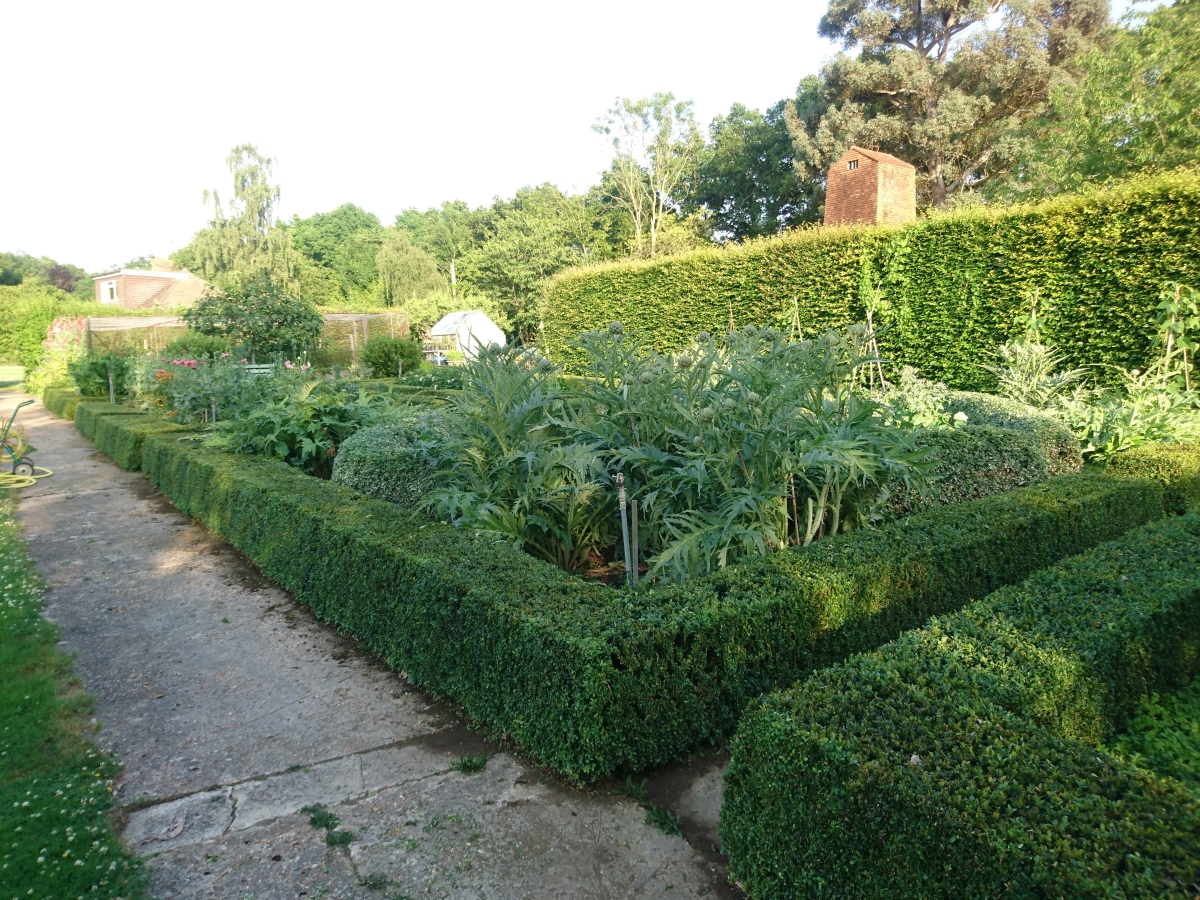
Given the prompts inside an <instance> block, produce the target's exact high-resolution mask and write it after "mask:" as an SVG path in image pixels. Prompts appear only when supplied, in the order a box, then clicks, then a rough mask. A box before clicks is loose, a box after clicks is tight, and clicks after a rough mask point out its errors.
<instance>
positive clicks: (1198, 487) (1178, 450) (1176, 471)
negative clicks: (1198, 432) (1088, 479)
mask: <svg viewBox="0 0 1200 900" xmlns="http://www.w3.org/2000/svg"><path fill="white" fill-rule="evenodd" d="M1105 468H1106V471H1108V472H1109V473H1111V474H1113V475H1118V476H1122V477H1125V478H1148V479H1150V480H1152V481H1157V482H1159V483H1160V484H1162V485H1163V487H1164V488H1165V501H1166V504H1167V508H1168V509H1170V510H1172V511H1173V512H1179V513H1181V512H1183V511H1184V510H1185V509H1188V508H1192V509H1200V444H1144V445H1143V446H1141V447H1135V448H1134V449H1132V450H1126V451H1125V452H1124V453H1118V454H1116V455H1115V456H1112V457H1110V458H1109V460H1108V462H1107V464H1106V466H1105Z"/></svg>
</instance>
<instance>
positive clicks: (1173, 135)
mask: <svg viewBox="0 0 1200 900" xmlns="http://www.w3.org/2000/svg"><path fill="white" fill-rule="evenodd" d="M1122 25H1123V26H1124V27H1120V28H1116V29H1114V30H1113V34H1112V39H1111V41H1110V42H1109V43H1108V45H1107V46H1105V47H1103V48H1100V47H1097V48H1093V49H1092V50H1089V51H1088V52H1087V53H1086V54H1084V55H1083V56H1082V57H1081V58H1080V60H1079V77H1078V78H1074V79H1069V80H1067V79H1064V81H1063V82H1062V83H1061V84H1059V85H1058V87H1057V88H1056V90H1055V91H1054V93H1053V95H1052V98H1051V102H1050V106H1049V109H1048V111H1047V114H1046V115H1045V116H1044V117H1043V118H1042V119H1041V120H1040V121H1039V122H1038V123H1037V125H1038V126H1039V129H1038V139H1037V141H1036V142H1035V143H1033V144H1032V145H1031V146H1030V147H1029V148H1028V149H1027V150H1026V152H1024V153H1023V154H1022V159H1021V164H1020V165H1019V166H1017V167H1016V168H1015V169H1014V171H1013V173H1012V176H1011V177H1010V178H1009V179H1008V180H1007V181H1006V183H1005V184H1003V185H1000V186H998V188H997V191H996V193H997V194H1001V195H1015V196H1022V195H1028V194H1033V195H1047V194H1055V193H1059V192H1061V191H1070V190H1078V189H1079V188H1081V187H1082V186H1083V185H1085V184H1087V183H1089V182H1096V181H1103V180H1105V179H1108V178H1121V177H1125V176H1127V175H1131V174H1133V173H1135V172H1141V171H1153V170H1163V169H1171V168H1175V167H1176V166H1181V165H1194V164H1195V162H1196V160H1197V159H1198V158H1200V0H1176V2H1175V3H1174V4H1173V5H1171V6H1161V7H1159V8H1157V9H1155V10H1153V11H1151V12H1149V13H1145V12H1136V11H1135V12H1131V13H1130V14H1129V15H1128V16H1127V17H1126V19H1125V20H1124V21H1123V22H1122Z"/></svg>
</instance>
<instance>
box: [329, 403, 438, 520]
mask: <svg viewBox="0 0 1200 900" xmlns="http://www.w3.org/2000/svg"><path fill="white" fill-rule="evenodd" d="M439 427H440V420H439V418H438V416H437V414H436V413H434V412H432V411H428V410H427V411H424V412H422V413H421V414H419V415H415V416H410V417H407V418H404V419H401V420H399V421H396V422H389V423H387V424H384V425H375V426H372V427H370V428H364V429H362V430H361V431H359V432H357V433H356V434H354V435H352V436H350V437H349V438H347V439H346V440H345V442H344V443H343V444H342V445H341V447H339V448H338V455H337V458H336V459H335V460H334V462H333V479H332V480H333V481H335V482H337V483H338V484H342V485H345V486H346V487H348V488H351V489H352V490H355V491H358V492H359V493H362V494H366V495H368V496H370V497H374V498H375V499H377V500H386V501H388V502H389V503H396V504H398V505H400V506H403V507H406V508H408V509H420V508H422V507H424V506H425V497H426V495H428V493H429V492H430V491H431V490H433V486H434V476H435V474H436V472H437V466H438V456H437V445H438V442H439V434H440V433H439Z"/></svg>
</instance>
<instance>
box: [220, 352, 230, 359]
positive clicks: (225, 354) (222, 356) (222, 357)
mask: <svg viewBox="0 0 1200 900" xmlns="http://www.w3.org/2000/svg"><path fill="white" fill-rule="evenodd" d="M228 355H229V354H228V353H222V354H221V359H224V358H225V357H227V356H228Z"/></svg>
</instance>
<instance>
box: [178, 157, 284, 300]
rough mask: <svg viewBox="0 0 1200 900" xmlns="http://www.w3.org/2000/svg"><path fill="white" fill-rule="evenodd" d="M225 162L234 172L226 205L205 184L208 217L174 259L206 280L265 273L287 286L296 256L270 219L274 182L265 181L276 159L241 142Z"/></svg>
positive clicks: (272, 217)
mask: <svg viewBox="0 0 1200 900" xmlns="http://www.w3.org/2000/svg"><path fill="white" fill-rule="evenodd" d="M226 165H227V166H228V167H229V171H230V173H231V174H232V175H233V199H232V200H230V201H229V208H228V210H226V209H225V208H223V207H222V205H221V199H220V197H219V196H218V194H217V191H216V190H207V189H206V190H205V191H204V203H205V205H207V204H208V203H209V202H211V203H212V209H213V218H212V220H211V221H210V222H209V223H208V226H207V227H206V228H203V229H201V230H200V231H198V232H196V235H195V237H193V238H192V242H191V243H190V244H189V245H188V246H187V247H184V248H182V249H181V250H179V251H178V252H176V253H175V254H174V255H173V258H174V259H175V261H176V262H177V263H179V264H181V265H182V266H183V267H184V268H187V269H189V270H191V271H193V272H196V273H198V274H200V275H201V276H203V277H204V278H207V279H209V280H214V279H215V280H217V281H222V282H224V281H228V282H229V283H230V284H233V283H236V282H240V281H243V280H246V279H256V278H259V277H262V276H264V275H269V276H270V277H271V278H272V279H273V280H274V282H275V283H276V284H278V285H282V286H284V288H285V289H290V288H291V287H292V286H293V285H294V284H295V278H296V272H297V263H298V257H297V254H296V252H295V249H294V248H293V247H292V241H291V237H290V236H289V235H288V233H287V232H286V231H285V230H284V229H283V228H281V227H280V226H279V224H278V223H277V222H276V221H275V204H277V203H278V202H279V186H278V185H272V184H271V182H270V178H271V169H272V168H273V167H274V165H275V160H274V159H273V158H271V157H267V156H263V155H262V154H261V153H259V152H258V150H257V149H256V148H255V147H254V146H253V145H251V144H241V145H239V146H237V147H234V148H233V150H231V151H230V153H229V157H228V159H227V160H226Z"/></svg>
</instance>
